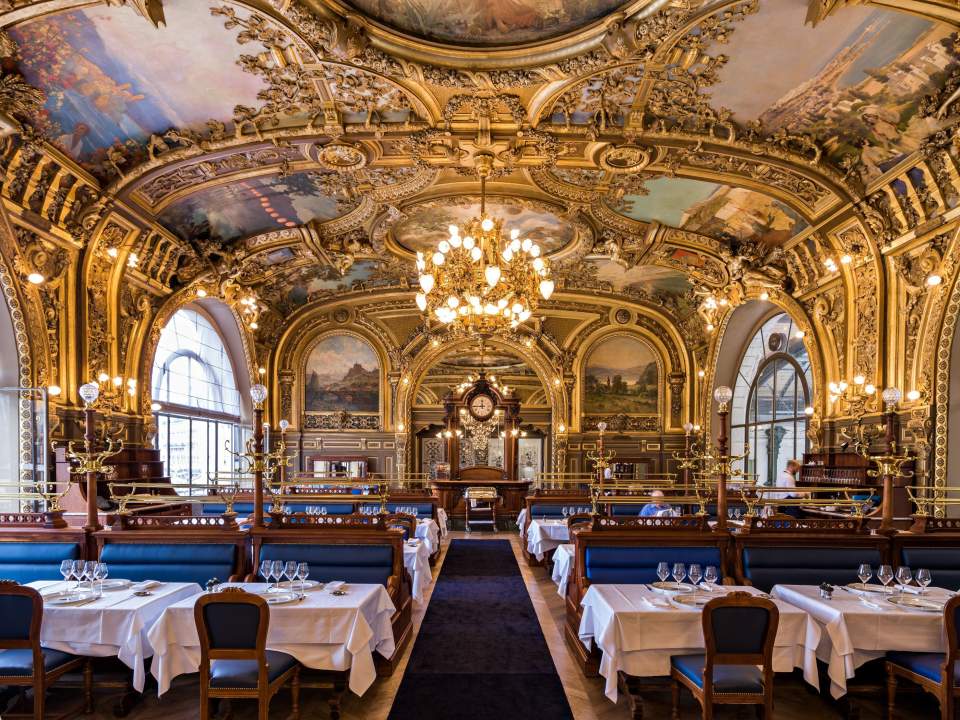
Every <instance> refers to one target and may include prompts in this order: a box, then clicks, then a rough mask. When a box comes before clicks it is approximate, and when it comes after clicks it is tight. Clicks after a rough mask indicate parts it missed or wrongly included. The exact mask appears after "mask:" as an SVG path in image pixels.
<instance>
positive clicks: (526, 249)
mask: <svg viewBox="0 0 960 720" xmlns="http://www.w3.org/2000/svg"><path fill="white" fill-rule="evenodd" d="M531 247H533V240H531V239H530V238H524V239H523V242H522V243H520V249H521V250H523V251H524V252H530V248H531Z"/></svg>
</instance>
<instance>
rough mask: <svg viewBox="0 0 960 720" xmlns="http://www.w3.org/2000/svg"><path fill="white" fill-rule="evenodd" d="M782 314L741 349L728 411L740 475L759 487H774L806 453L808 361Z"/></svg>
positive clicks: (810, 388)
mask: <svg viewBox="0 0 960 720" xmlns="http://www.w3.org/2000/svg"><path fill="white" fill-rule="evenodd" d="M796 332H797V329H796V326H795V325H794V324H793V320H792V319H791V318H790V316H789V315H787V314H786V313H781V314H779V315H775V316H774V317H772V318H770V319H769V320H767V321H766V322H765V323H764V324H763V325H762V326H761V327H760V329H759V330H758V331H757V332H756V334H755V335H754V336H753V338H752V339H751V340H750V343H749V344H748V345H747V349H746V352H745V353H744V355H743V360H742V361H741V362H740V368H739V370H738V371H737V379H736V384H735V386H734V391H733V403H732V406H731V410H730V423H731V433H730V440H731V449H732V451H733V453H734V454H736V455H739V454H741V453H743V451H744V446H745V445H749V447H750V454H749V456H748V457H747V459H746V460H745V466H744V469H745V471H746V472H747V474H748V475H755V476H756V478H757V482H758V483H760V484H767V485H773V484H775V480H776V476H777V474H778V473H779V472H780V471H781V470H783V469H784V468H785V467H786V464H787V461H788V460H790V459H791V458H798V459H801V460H802V458H803V453H804V452H805V451H806V449H807V415H806V413H805V410H806V408H807V407H808V406H809V404H810V398H811V396H812V393H813V386H812V379H811V374H810V357H809V355H808V354H807V349H806V347H804V344H803V339H802V337H797V336H796Z"/></svg>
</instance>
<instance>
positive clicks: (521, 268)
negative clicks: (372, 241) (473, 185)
mask: <svg viewBox="0 0 960 720" xmlns="http://www.w3.org/2000/svg"><path fill="white" fill-rule="evenodd" d="M476 167H477V174H478V175H479V177H480V217H476V218H473V219H472V220H470V222H468V223H467V224H466V225H465V226H464V227H463V228H460V227H459V226H457V225H451V226H450V227H449V232H450V237H449V238H447V239H445V240H441V241H440V242H439V243H437V248H436V250H435V251H434V252H433V253H423V252H418V253H417V270H418V272H419V274H420V292H418V293H417V297H416V301H417V307H419V308H420V311H421V312H422V313H424V314H425V315H427V316H428V317H429V318H431V319H435V320H439V321H440V322H441V323H443V324H444V325H449V326H459V327H460V328H462V329H465V330H471V331H474V332H481V333H491V332H502V331H506V330H512V329H515V328H517V327H518V326H519V325H521V324H522V323H524V322H526V321H527V319H528V318H529V317H530V316H531V315H532V314H533V313H534V312H535V311H536V309H537V306H538V305H539V302H540V299H541V298H543V299H544V300H549V299H550V296H551V295H552V294H553V290H554V282H553V280H552V279H551V277H550V265H549V263H548V262H547V260H546V259H544V258H543V257H542V256H541V255H542V252H543V250H542V248H541V247H540V246H539V245H538V244H537V243H535V242H533V241H532V240H530V239H529V238H521V237H520V231H519V230H517V229H516V228H514V229H513V230H511V231H510V234H509V237H506V236H504V228H503V220H502V219H500V218H492V217H489V216H488V215H487V211H486V183H487V178H488V177H489V176H490V172H491V170H492V169H493V156H492V155H487V154H480V155H477V156H476Z"/></svg>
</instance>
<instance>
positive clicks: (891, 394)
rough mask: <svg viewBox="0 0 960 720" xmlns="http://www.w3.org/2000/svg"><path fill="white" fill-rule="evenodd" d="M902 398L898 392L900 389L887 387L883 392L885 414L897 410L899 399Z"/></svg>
mask: <svg viewBox="0 0 960 720" xmlns="http://www.w3.org/2000/svg"><path fill="white" fill-rule="evenodd" d="M901 397H903V393H901V392H900V388H896V387H888V388H886V389H885V390H884V391H883V404H884V405H885V406H886V408H887V412H893V411H894V410H896V409H897V403H898V402H900V398H901Z"/></svg>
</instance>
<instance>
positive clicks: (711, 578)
mask: <svg viewBox="0 0 960 720" xmlns="http://www.w3.org/2000/svg"><path fill="white" fill-rule="evenodd" d="M719 579H720V575H719V573H718V572H717V568H716V567H714V566H713V565H707V567H706V569H704V571H703V581H704V582H705V583H707V585H715V584H716V582H717V580H719Z"/></svg>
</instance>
